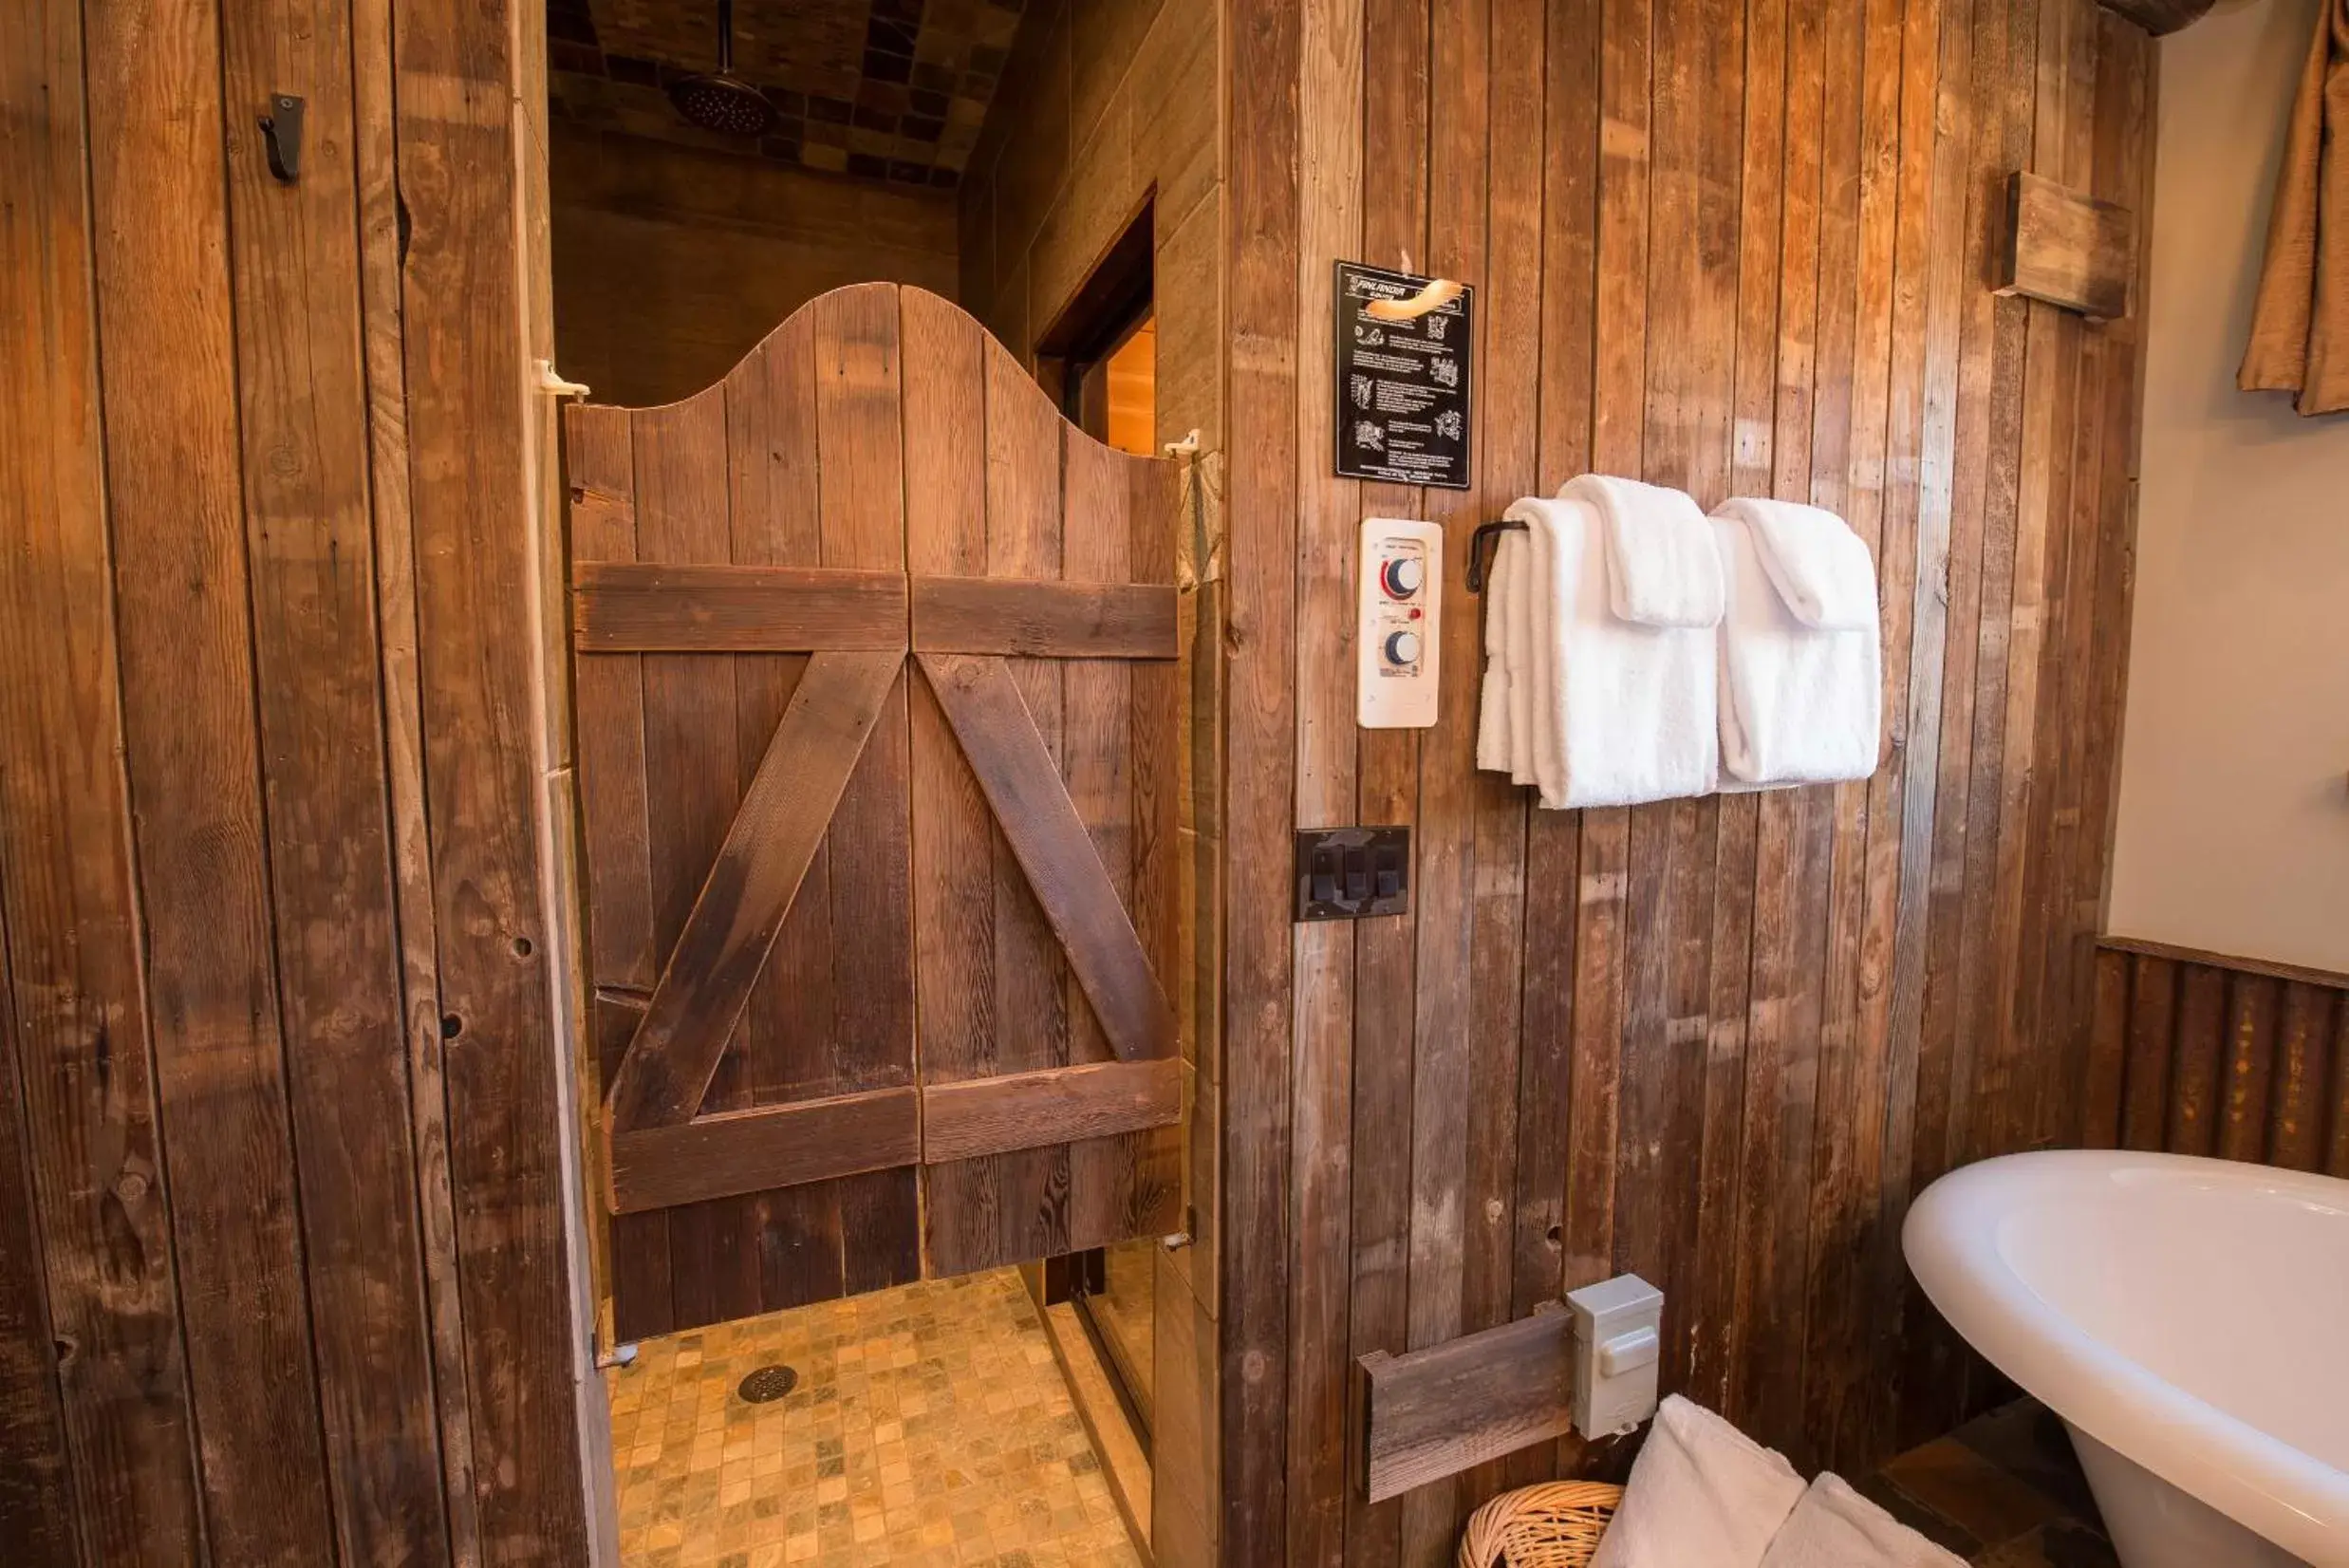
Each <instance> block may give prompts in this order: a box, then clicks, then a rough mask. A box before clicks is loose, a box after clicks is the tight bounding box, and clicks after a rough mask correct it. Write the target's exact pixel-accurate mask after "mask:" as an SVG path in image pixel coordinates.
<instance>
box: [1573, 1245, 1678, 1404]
mask: <svg viewBox="0 0 2349 1568" xmlns="http://www.w3.org/2000/svg"><path fill="white" fill-rule="evenodd" d="M1566 1306H1567V1309H1568V1310H1569V1311H1571V1312H1572V1313H1573V1314H1574V1315H1575V1430H1576V1431H1578V1432H1580V1433H1581V1434H1582V1435H1583V1436H1585V1437H1592V1438H1597V1437H1613V1436H1614V1435H1615V1434H1616V1433H1618V1432H1628V1431H1630V1430H1631V1428H1634V1427H1636V1426H1638V1425H1639V1424H1640V1423H1641V1422H1643V1421H1645V1420H1647V1419H1648V1418H1649V1417H1650V1416H1651V1415H1653V1414H1655V1410H1656V1372H1657V1366H1656V1363H1657V1361H1658V1360H1659V1359H1660V1358H1661V1356H1662V1353H1663V1349H1664V1340H1663V1330H1664V1293H1663V1292H1662V1291H1660V1290H1658V1289H1656V1288H1655V1286H1653V1285H1651V1284H1650V1283H1648V1281H1647V1280H1645V1279H1641V1278H1640V1277H1639V1276H1638V1275H1636V1274H1618V1275H1616V1276H1615V1277H1614V1278H1613V1279H1602V1280H1600V1281H1599V1282H1598V1283H1597V1284H1595V1285H1585V1286H1583V1287H1582V1289H1580V1290H1577V1291H1570V1292H1568V1293H1567V1296H1566Z"/></svg>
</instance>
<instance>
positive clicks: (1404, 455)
mask: <svg viewBox="0 0 2349 1568" xmlns="http://www.w3.org/2000/svg"><path fill="white" fill-rule="evenodd" d="M1431 281H1433V280H1432V279H1428V278H1422V277H1413V276H1412V275H1411V274H1410V273H1408V272H1389V271H1386V270H1385V269H1384V268H1379V267H1364V266H1360V265H1358V264H1357V263H1354V262H1351V261H1341V262H1339V263H1338V264H1337V324H1336V331H1337V355H1336V358H1337V388H1336V397H1337V419H1336V429H1337V472H1338V474H1339V476H1342V477H1345V478H1350V479H1389V480H1393V481H1396V482H1399V483H1402V484H1414V485H1440V486H1442V487H1444V488H1445V489H1447V490H1465V489H1467V488H1468V406H1469V403H1468V358H1469V350H1470V347H1471V345H1473V344H1474V343H1475V341H1476V318H1475V313H1474V311H1475V306H1476V290H1475V289H1463V290H1462V292H1461V295H1460V297H1459V298H1458V299H1455V300H1451V301H1448V302H1447V303H1445V304H1444V305H1440V306H1438V307H1437V308H1435V309H1433V310H1430V311H1428V312H1427V313H1426V315H1424V316H1420V317H1417V318H1415V319H1413V320H1409V321H1382V320H1380V319H1379V318H1378V317H1376V316H1373V315H1371V314H1370V313H1369V312H1368V311H1367V310H1366V309H1365V308H1364V307H1365V306H1367V305H1369V304H1370V302H1371V301H1373V300H1407V299H1409V298H1411V297H1412V296H1413V295H1415V294H1417V293H1418V292H1419V291H1420V290H1421V289H1425V288H1426V286H1427V285H1428V284H1429V283H1430V282H1431Z"/></svg>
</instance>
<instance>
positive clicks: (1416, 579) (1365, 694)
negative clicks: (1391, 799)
mask: <svg viewBox="0 0 2349 1568" xmlns="http://www.w3.org/2000/svg"><path fill="white" fill-rule="evenodd" d="M1443 589H1444V530H1443V529H1442V528H1441V527H1439V526H1438V525H1436V524H1434V523H1423V522H1416V521H1413V520H1411V519H1408V518H1396V517H1370V518H1366V519H1364V521H1363V524H1362V597H1361V619H1360V624H1359V625H1357V626H1356V627H1355V638H1354V647H1355V668H1356V676H1357V680H1356V685H1355V694H1354V721H1355V722H1356V723H1358V724H1360V725H1361V726H1362V727H1363V728H1364V729H1370V730H1424V729H1426V727H1427V726H1428V725H1430V724H1433V723H1434V722H1435V721H1436V679H1437V673H1438V672H1437V669H1436V659H1437V655H1438V653H1439V652H1440V651H1441V648H1442V644H1443V638H1442V637H1441V636H1440V635H1438V626H1439V620H1440V612H1441V609H1442V598H1443Z"/></svg>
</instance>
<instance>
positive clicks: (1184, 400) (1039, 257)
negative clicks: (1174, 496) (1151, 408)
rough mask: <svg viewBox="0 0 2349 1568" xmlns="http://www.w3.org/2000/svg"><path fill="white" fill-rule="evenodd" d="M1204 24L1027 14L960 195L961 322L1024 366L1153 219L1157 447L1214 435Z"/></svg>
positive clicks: (1102, 9) (1047, 4) (1217, 400)
mask: <svg viewBox="0 0 2349 1568" xmlns="http://www.w3.org/2000/svg"><path fill="white" fill-rule="evenodd" d="M1216 40H1217V28H1216V16H1215V9H1214V7H1213V6H1211V5H1209V4H1206V3H1205V0H1034V3H1031V4H1030V6H1029V8H1028V9H1027V12H1026V14H1025V15H1024V16H1023V17H1022V19H1021V22H1020V29H1019V35H1018V37H1017V39H1016V41H1015V42H1014V44H1013V47H1012V55H1011V59H1010V60H1009V61H1008V62H1007V63H1006V65H1005V66H1004V73H1003V83H1002V86H1001V87H1000V88H999V89H998V90H997V94H996V99H995V107H994V109H993V110H992V112H990V114H989V115H988V117H987V123H986V127H985V128H984V129H983V130H982V131H981V132H980V133H979V145H978V146H977V148H976V149H974V151H973V153H972V156H971V164H970V169H969V171H968V173H967V174H966V175H965V176H964V179H963V187H962V193H961V214H960V218H961V228H960V234H961V239H960V263H961V276H962V292H961V297H960V302H961V305H962V308H964V309H966V310H968V311H970V312H971V313H972V314H973V315H975V316H977V317H978V318H979V320H980V321H981V322H983V323H985V324H986V327H987V328H988V330H989V331H991V332H993V333H994V334H995V335H996V336H997V338H998V339H1000V340H1001V341H1002V342H1003V343H1004V344H1005V345H1007V346H1008V347H1010V349H1011V350H1012V352H1013V353H1015V354H1016V355H1018V356H1019V357H1020V358H1021V359H1023V360H1027V361H1029V362H1030V363H1033V361H1034V356H1035V343H1036V340H1037V339H1038V338H1039V337H1042V336H1043V335H1044V334H1045V333H1046V332H1048V331H1049V330H1051V328H1052V327H1053V323H1054V322H1055V321H1056V320H1057V319H1058V318H1059V316H1060V314H1061V312H1062V311H1063V310H1065V309H1066V308H1068V306H1069V303H1070V301H1071V300H1072V298H1074V296H1075V294H1076V291H1077V289H1079V288H1081V287H1082V286H1083V285H1084V283H1085V282H1086V280H1087V279H1088V278H1090V277H1091V274H1092V271H1093V269H1094V268H1095V267H1096V266H1097V265H1098V264H1099V262H1100V261H1101V259H1102V256H1103V254H1104V253H1105V252H1108V250H1109V247H1110V246H1111V245H1112V244H1113V243H1114V242H1115V241H1116V239H1117V237H1118V236H1119V235H1120V234H1121V233H1124V232H1125V230H1126V227H1127V225H1128V223H1129V222H1131V221H1132V219H1133V217H1134V215H1135V214H1137V213H1139V212H1140V211H1141V210H1142V208H1143V206H1144V204H1145V203H1147V204H1148V205H1149V207H1150V210H1151V228H1152V231H1153V233H1152V246H1151V251H1152V260H1153V264H1154V265H1153V275H1154V282H1155V286H1156V301H1155V303H1156V306H1157V308H1158V310H1159V311H1160V313H1161V321H1160V331H1159V365H1158V377H1159V380H1158V399H1159V404H1158V422H1159V428H1160V430H1161V431H1162V432H1165V433H1166V434H1165V439H1169V440H1171V439H1175V438H1176V437H1179V436H1181V435H1183V434H1184V432H1185V431H1189V430H1194V429H1196V430H1200V431H1202V432H1203V433H1204V438H1205V439H1209V444H1210V445H1213V444H1216V443H1215V442H1214V441H1213V440H1212V439H1211V438H1213V437H1214V436H1216V435H1217V434H1218V433H1220V432H1221V428H1222V421H1221V403H1222V386H1221V376H1220V372H1221V364H1222V357H1221V349H1222V334H1221V295H1220V293H1219V291H1218V289H1217V280H1218V267H1219V250H1218V236H1219V232H1220V226H1221V203H1220V202H1219V201H1218V200H1217V199H1216V198H1217V197H1218V196H1219V195H1220V194H1221V183H1222V182H1221V161H1220V160H1221V146H1220V144H1219V142H1218V139H1217V132H1218V128H1219V120H1218V116H1217V113H1216V104H1217V91H1216V84H1217V71H1218V69H1219V66H1220V61H1219V58H1218V53H1217V48H1216Z"/></svg>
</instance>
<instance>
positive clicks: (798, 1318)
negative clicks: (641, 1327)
mask: <svg viewBox="0 0 2349 1568" xmlns="http://www.w3.org/2000/svg"><path fill="white" fill-rule="evenodd" d="M774 1362H782V1363H784V1364H786V1365H789V1366H791V1367H792V1368H793V1369H795V1370H796V1371H797V1372H798V1373H799V1384H798V1387H797V1388H795V1389H794V1390H793V1391H792V1392H791V1393H790V1394H788V1395H786V1396H785V1397H784V1398H782V1399H780V1400H776V1401H774V1402H773V1403H770V1404H750V1403H747V1402H745V1401H744V1400H743V1399H742V1398H741V1397H740V1395H739V1394H738V1392H737V1391H736V1388H737V1385H738V1384H740V1382H741V1381H742V1379H743V1377H744V1376H745V1375H746V1374H748V1373H749V1372H753V1371H755V1369H757V1368H759V1367H762V1366H766V1365H769V1364H771V1363H774ZM605 1375H606V1379H607V1385H608V1388H609V1390H610V1393H611V1405H612V1453H613V1463H614V1465H615V1467H616V1468H617V1470H618V1472H619V1490H620V1548H621V1557H622V1559H623V1561H624V1562H625V1564H626V1565H627V1568H775V1565H779V1564H785V1563H791V1564H798V1563H808V1564H813V1565H815V1568H852V1565H853V1568H863V1565H866V1564H882V1563H886V1564H890V1565H892V1568H979V1565H986V1568H1064V1565H1065V1568H1074V1565H1077V1564H1084V1565H1086V1568H1093V1565H1096V1564H1098V1565H1106V1568H1121V1565H1127V1564H1134V1565H1138V1564H1139V1563H1140V1560H1141V1559H1140V1558H1139V1557H1138V1556H1137V1555H1136V1553H1135V1552H1134V1549H1133V1546H1132V1543H1131V1542H1130V1541H1129V1540H1128V1538H1127V1535H1126V1529H1125V1526H1124V1524H1123V1523H1121V1522H1120V1521H1119V1519H1118V1514H1117V1506H1116V1504H1115V1503H1114V1502H1113V1501H1112V1500H1111V1498H1110V1496H1109V1486H1108V1484H1107V1483H1106V1482H1105V1481H1104V1480H1103V1479H1102V1475H1101V1465H1100V1460H1099V1458H1098V1457H1097V1456H1096V1455H1095V1454H1094V1452H1093V1449H1092V1447H1091V1444H1090V1443H1089V1442H1088V1441H1087V1439H1086V1436H1085V1429H1084V1426H1083V1424H1082V1423H1081V1422H1080V1421H1079V1420H1078V1419H1077V1414H1076V1411H1075V1409H1074V1407H1073V1406H1072V1404H1071V1403H1070V1399H1069V1391H1068V1387H1067V1385H1066V1384H1065V1383H1064V1382H1063V1381H1062V1380H1061V1376H1060V1372H1059V1371H1058V1369H1057V1368H1056V1367H1055V1366H1054V1365H1053V1353H1052V1349H1051V1347H1050V1345H1049V1344H1048V1343H1047V1341H1046V1340H1045V1337H1044V1330H1043V1326H1042V1324H1041V1323H1040V1322H1038V1320H1037V1318H1036V1315H1035V1309H1034V1307H1033V1306H1031V1305H1030V1303H1029V1300H1028V1297H1027V1293H1026V1291H1025V1290H1024V1289H1022V1288H1021V1286H1020V1283H1019V1279H1018V1276H1017V1275H1016V1274H1014V1273H1012V1272H1011V1271H1009V1270H1004V1271H1001V1272H998V1273H995V1274H982V1275H974V1276H971V1277H969V1278H967V1279H946V1280H937V1281H931V1282H926V1283H923V1284H918V1285H908V1286H905V1287H904V1288H902V1289H899V1290H893V1291H884V1292H881V1293H879V1294H876V1295H872V1296H864V1297H853V1298H851V1299H849V1300H846V1301H834V1302H829V1303H827V1304H825V1305H823V1306H817V1307H805V1308H801V1309H799V1310H797V1311H794V1312H787V1313H776V1314H774V1315H772V1316H766V1317H756V1318H751V1319H748V1320H746V1321H743V1322H738V1323H728V1324H721V1325H719V1326H718V1327H716V1328H710V1329H703V1330H701V1331H699V1332H698V1333H694V1334H682V1335H669V1336H666V1337H663V1338H660V1339H651V1340H646V1341H645V1342H644V1344H643V1346H642V1347H641V1349H640V1351H639V1353H638V1355H637V1359H636V1361H635V1364H634V1365H632V1366H629V1367H625V1368H620V1369H615V1370H614V1371H612V1372H606V1374H605Z"/></svg>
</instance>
